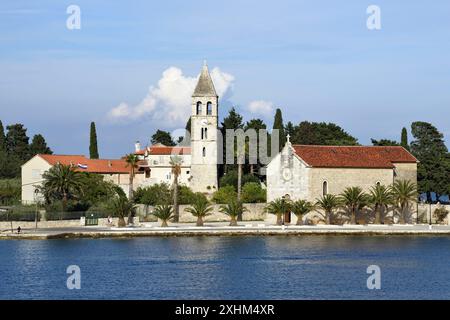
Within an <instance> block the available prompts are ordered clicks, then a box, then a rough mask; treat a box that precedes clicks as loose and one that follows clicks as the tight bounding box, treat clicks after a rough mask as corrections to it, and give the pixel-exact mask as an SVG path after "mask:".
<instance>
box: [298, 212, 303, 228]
mask: <svg viewBox="0 0 450 320" xmlns="http://www.w3.org/2000/svg"><path fill="white" fill-rule="evenodd" d="M302 225H303V215H302V214H299V215H297V226H302Z"/></svg>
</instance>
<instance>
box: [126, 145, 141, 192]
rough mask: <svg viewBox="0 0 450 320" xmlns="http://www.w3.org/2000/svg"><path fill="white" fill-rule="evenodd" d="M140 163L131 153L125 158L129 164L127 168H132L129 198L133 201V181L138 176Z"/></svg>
mask: <svg viewBox="0 0 450 320" xmlns="http://www.w3.org/2000/svg"><path fill="white" fill-rule="evenodd" d="M138 161H139V158H138V157H137V156H136V155H135V154H133V153H130V154H129V155H127V156H126V157H125V162H126V163H127V167H129V168H130V177H129V179H130V181H129V191H128V198H129V199H131V198H132V197H133V181H134V176H135V175H136V169H137V163H138Z"/></svg>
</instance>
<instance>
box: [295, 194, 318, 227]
mask: <svg viewBox="0 0 450 320" xmlns="http://www.w3.org/2000/svg"><path fill="white" fill-rule="evenodd" d="M313 210H314V204H313V203H311V202H309V201H306V200H297V201H295V202H294V203H292V212H293V213H294V214H295V215H296V216H297V225H302V224H303V216H304V215H305V214H308V213H310V212H311V211H313Z"/></svg>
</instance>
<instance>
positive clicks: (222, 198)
mask: <svg viewBox="0 0 450 320" xmlns="http://www.w3.org/2000/svg"><path fill="white" fill-rule="evenodd" d="M236 198H237V192H236V191H235V190H234V187H233V186H229V185H227V186H224V187H221V188H219V190H217V191H216V192H214V194H213V197H212V200H213V201H214V202H215V203H220V204H222V203H229V202H231V201H233V200H236Z"/></svg>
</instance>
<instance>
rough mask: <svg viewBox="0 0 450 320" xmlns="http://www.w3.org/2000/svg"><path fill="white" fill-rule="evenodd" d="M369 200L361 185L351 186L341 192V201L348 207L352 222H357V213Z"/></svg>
mask: <svg viewBox="0 0 450 320" xmlns="http://www.w3.org/2000/svg"><path fill="white" fill-rule="evenodd" d="M367 200H368V199H367V195H366V194H365V193H364V192H363V191H362V189H361V188H360V187H349V188H346V189H345V190H344V191H343V192H342V193H341V195H340V202H341V203H342V204H343V205H344V206H346V207H347V208H348V211H349V212H350V216H351V218H350V223H351V224H356V213H357V211H358V210H361V209H362V208H364V207H365V206H366V204H367Z"/></svg>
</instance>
